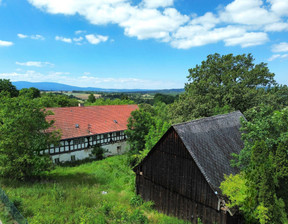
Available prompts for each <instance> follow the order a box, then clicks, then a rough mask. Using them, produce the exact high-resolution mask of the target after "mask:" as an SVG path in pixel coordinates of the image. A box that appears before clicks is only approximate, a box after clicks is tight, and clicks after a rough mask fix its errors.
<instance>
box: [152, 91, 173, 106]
mask: <svg viewBox="0 0 288 224" xmlns="http://www.w3.org/2000/svg"><path fill="white" fill-rule="evenodd" d="M176 98H177V97H176V96H172V95H167V94H161V93H156V94H155V95H154V104H157V103H159V102H162V103H165V104H171V103H173V102H174V101H175V99H176Z"/></svg>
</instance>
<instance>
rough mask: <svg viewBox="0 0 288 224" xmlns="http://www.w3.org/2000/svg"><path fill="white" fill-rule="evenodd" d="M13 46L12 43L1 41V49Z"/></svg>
mask: <svg viewBox="0 0 288 224" xmlns="http://www.w3.org/2000/svg"><path fill="white" fill-rule="evenodd" d="M12 45H13V42H11V41H5V40H0V47H10V46H12Z"/></svg>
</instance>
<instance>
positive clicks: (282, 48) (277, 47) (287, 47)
mask: <svg viewBox="0 0 288 224" xmlns="http://www.w3.org/2000/svg"><path fill="white" fill-rule="evenodd" d="M272 51H273V52H288V43H287V42H281V43H280V44H274V45H273V46H272Z"/></svg>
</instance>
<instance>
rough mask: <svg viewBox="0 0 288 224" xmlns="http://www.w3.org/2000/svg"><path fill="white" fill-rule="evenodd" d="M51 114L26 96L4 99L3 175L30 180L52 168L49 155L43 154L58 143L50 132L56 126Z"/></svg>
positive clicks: (0, 125) (0, 112)
mask: <svg viewBox="0 0 288 224" xmlns="http://www.w3.org/2000/svg"><path fill="white" fill-rule="evenodd" d="M48 114H49V113H48V112H46V111H45V110H43V109H42V107H41V106H40V105H39V104H38V103H36V102H35V101H33V100H30V99H27V98H26V97H23V96H18V97H7V96H3V97H1V102H0V175H1V176H5V177H9V178H10V179H21V180H24V179H26V180H27V179H31V178H38V177H39V176H41V174H42V173H43V171H46V170H50V169H51V168H52V162H51V159H50V157H49V155H41V154H40V151H41V150H44V149H46V148H47V146H48V145H50V144H51V143H55V142H56V141H57V140H59V135H58V132H55V131H53V132H49V133H48V132H47V129H48V128H49V127H51V126H52V124H53V122H47V121H46V120H45V117H46V116H47V115H48Z"/></svg>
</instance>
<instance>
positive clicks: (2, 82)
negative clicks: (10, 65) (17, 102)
mask: <svg viewBox="0 0 288 224" xmlns="http://www.w3.org/2000/svg"><path fill="white" fill-rule="evenodd" d="M0 93H2V94H5V95H7V94H8V95H9V96H11V97H17V96H18V95H19V91H18V90H17V88H16V86H14V85H13V84H12V83H11V82H10V80H9V79H0Z"/></svg>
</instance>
